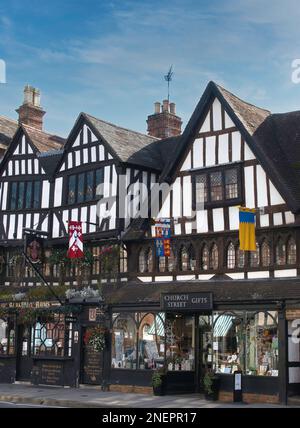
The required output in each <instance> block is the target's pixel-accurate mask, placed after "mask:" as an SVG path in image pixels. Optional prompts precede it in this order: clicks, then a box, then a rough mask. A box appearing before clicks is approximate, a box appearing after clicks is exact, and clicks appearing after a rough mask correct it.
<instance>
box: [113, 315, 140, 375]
mask: <svg viewBox="0 0 300 428" xmlns="http://www.w3.org/2000/svg"><path fill="white" fill-rule="evenodd" d="M132 315H133V316H134V314H114V315H113V320H114V324H113V335H112V368H118V369H136V368H137V326H136V322H135V319H134V318H133V316H132Z"/></svg>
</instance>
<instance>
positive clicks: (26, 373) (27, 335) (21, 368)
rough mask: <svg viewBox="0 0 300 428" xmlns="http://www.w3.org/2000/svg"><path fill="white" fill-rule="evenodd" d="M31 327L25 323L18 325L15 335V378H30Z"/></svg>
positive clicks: (21, 379)
mask: <svg viewBox="0 0 300 428" xmlns="http://www.w3.org/2000/svg"><path fill="white" fill-rule="evenodd" d="M30 344H31V328H30V326H27V325H21V326H19V327H18V335H17V373H16V380H18V381H28V380H30V378H31V370H32V358H31V352H30Z"/></svg>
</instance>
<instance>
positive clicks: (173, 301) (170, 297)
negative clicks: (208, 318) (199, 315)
mask: <svg viewBox="0 0 300 428" xmlns="http://www.w3.org/2000/svg"><path fill="white" fill-rule="evenodd" d="M161 309H162V310H165V311H178V312H181V311H197V312H201V311H205V312H207V311H211V310H212V309H213V296H212V293H172V294H169V293H168V294H165V293H164V294H162V295H161Z"/></svg>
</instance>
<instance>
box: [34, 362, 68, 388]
mask: <svg viewBox="0 0 300 428" xmlns="http://www.w3.org/2000/svg"><path fill="white" fill-rule="evenodd" d="M39 375H40V379H39V383H40V384H43V385H63V364H62V363H58V362H53V363H52V362H47V363H42V364H41V367H40V372H39Z"/></svg>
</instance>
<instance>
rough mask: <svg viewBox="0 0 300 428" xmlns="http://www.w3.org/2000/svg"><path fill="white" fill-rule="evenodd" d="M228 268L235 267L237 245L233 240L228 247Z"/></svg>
mask: <svg viewBox="0 0 300 428" xmlns="http://www.w3.org/2000/svg"><path fill="white" fill-rule="evenodd" d="M227 268H228V269H234V268H235V247H234V245H233V243H232V242H230V244H229V245H228V247H227Z"/></svg>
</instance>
